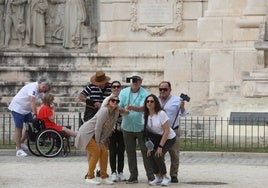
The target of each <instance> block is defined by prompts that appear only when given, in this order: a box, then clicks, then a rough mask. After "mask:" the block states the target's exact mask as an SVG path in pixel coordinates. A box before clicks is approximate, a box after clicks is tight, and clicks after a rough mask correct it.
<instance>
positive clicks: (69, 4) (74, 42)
mask: <svg viewBox="0 0 268 188" xmlns="http://www.w3.org/2000/svg"><path fill="white" fill-rule="evenodd" d="M85 20H86V10H85V2H84V0H66V4H65V14H64V31H63V47H64V48H82V47H83V35H82V27H83V26H84V22H85Z"/></svg>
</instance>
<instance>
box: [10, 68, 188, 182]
mask: <svg viewBox="0 0 268 188" xmlns="http://www.w3.org/2000/svg"><path fill="white" fill-rule="evenodd" d="M110 80H111V78H110V77H109V76H107V75H106V74H105V72H103V71H97V72H96V73H95V75H93V76H92V77H91V78H90V83H89V85H87V86H86V87H85V88H84V89H83V90H82V91H81V93H80V94H79V99H80V100H81V101H82V102H84V103H85V104H86V106H85V112H84V117H83V119H82V121H81V126H80V128H79V130H78V131H77V132H74V131H71V130H70V129H67V128H65V127H63V126H59V125H57V124H56V123H55V121H54V120H55V105H54V103H53V100H54V97H53V96H52V95H51V94H49V91H50V89H51V86H50V85H49V84H48V83H47V82H41V83H38V82H34V83H29V84H27V85H25V86H24V87H23V88H22V89H21V90H20V91H19V92H18V93H17V95H16V96H15V97H14V98H13V100H12V101H11V104H10V106H9V109H10V110H11V112H12V115H13V118H14V121H15V126H16V127H15V142H16V147H17V152H16V156H18V157H21V156H22V157H23V156H27V153H25V151H24V150H26V149H27V148H26V147H27V146H26V145H25V144H24V140H25V139H26V137H25V135H24V134H23V131H22V129H23V123H24V122H27V121H29V120H31V119H33V118H34V116H36V117H37V118H41V119H44V121H45V124H46V126H47V124H48V126H49V128H53V127H54V128H55V129H56V130H58V131H65V132H66V134H68V135H69V136H73V137H75V146H76V147H77V148H79V149H81V150H86V151H87V158H88V172H87V174H86V176H85V181H86V183H88V184H94V185H98V184H114V182H117V181H126V183H127V184H134V183H138V166H137V144H138V146H139V149H140V152H141V154H142V158H143V164H144V168H145V171H146V176H147V179H148V183H149V185H162V186H167V185H169V183H170V182H172V183H177V182H178V169H179V137H180V133H179V122H180V121H179V118H178V116H183V115H186V114H187V113H188V111H187V110H186V109H185V107H184V106H185V102H184V100H183V99H182V98H181V97H177V96H173V95H171V90H172V89H171V83H170V82H168V81H163V82H161V83H160V84H159V95H158V96H156V95H154V94H150V93H149V92H148V91H147V90H146V89H145V88H143V87H142V86H141V85H142V81H143V79H142V78H141V77H140V76H137V75H135V76H131V77H129V78H127V82H130V86H128V87H125V88H122V85H121V83H120V82H119V81H117V80H115V81H112V82H110ZM39 98H42V99H43V104H42V106H41V108H40V110H39V111H37V105H36V102H37V100H38V99H39ZM156 137H157V139H155V138H156ZM125 151H126V155H127V161H128V168H129V173H130V176H129V178H128V179H126V178H125V176H124V174H123V169H124V153H125ZM167 152H168V153H169V155H170V160H171V166H170V173H169V175H170V178H169V177H168V175H167V168H166V164H165V154H166V153H167ZM108 159H109V164H110V168H111V175H110V176H109V175H108V174H107V166H108ZM98 168H99V176H100V179H98V178H96V176H97V175H96V171H97V170H98Z"/></svg>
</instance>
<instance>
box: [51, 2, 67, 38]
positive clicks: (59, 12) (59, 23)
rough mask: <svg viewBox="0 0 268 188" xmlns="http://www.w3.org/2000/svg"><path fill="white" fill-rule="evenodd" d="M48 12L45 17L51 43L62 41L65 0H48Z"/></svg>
mask: <svg viewBox="0 0 268 188" xmlns="http://www.w3.org/2000/svg"><path fill="white" fill-rule="evenodd" d="M49 2H50V5H49V11H48V12H47V15H46V21H47V24H48V26H49V27H50V28H51V31H50V34H49V36H51V39H52V40H53V41H57V40H59V41H61V43H62V40H63V27H64V26H63V24H64V23H63V22H64V21H63V20H64V11H65V2H66V0H49Z"/></svg>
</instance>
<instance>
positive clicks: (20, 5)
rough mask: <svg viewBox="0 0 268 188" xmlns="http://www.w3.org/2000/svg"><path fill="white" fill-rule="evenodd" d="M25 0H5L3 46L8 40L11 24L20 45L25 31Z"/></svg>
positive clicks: (6, 44)
mask: <svg viewBox="0 0 268 188" xmlns="http://www.w3.org/2000/svg"><path fill="white" fill-rule="evenodd" d="M26 3H27V0H5V9H6V14H5V46H8V44H9V42H10V33H11V29H12V26H13V27H14V29H15V32H16V34H17V37H18V40H19V44H20V46H22V45H23V37H24V33H25V21H24V8H25V4H26Z"/></svg>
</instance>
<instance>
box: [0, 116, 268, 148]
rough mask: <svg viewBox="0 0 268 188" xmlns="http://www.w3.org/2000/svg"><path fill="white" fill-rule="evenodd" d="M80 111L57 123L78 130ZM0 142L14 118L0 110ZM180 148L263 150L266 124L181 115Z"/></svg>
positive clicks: (9, 134) (9, 136)
mask: <svg viewBox="0 0 268 188" xmlns="http://www.w3.org/2000/svg"><path fill="white" fill-rule="evenodd" d="M81 117H82V114H81V113H73V114H62V115H57V116H56V121H57V123H58V124H60V125H65V126H67V125H68V126H71V128H72V130H76V131H77V130H78V129H79V126H80V121H81ZM0 122H1V123H0V145H14V139H13V135H14V127H15V126H14V122H13V118H12V116H11V114H0ZM180 124H181V125H180V135H181V137H180V147H181V150H192V151H195V150H197V151H216V150H225V151H233V150H241V151H252V150H254V151H266V150H267V148H268V125H267V123H266V122H265V121H258V123H257V124H256V122H252V121H251V120H248V121H247V120H245V119H243V121H239V120H236V121H235V122H233V120H229V119H228V118H221V117H207V116H204V117H190V116H187V117H181V118H180Z"/></svg>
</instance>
